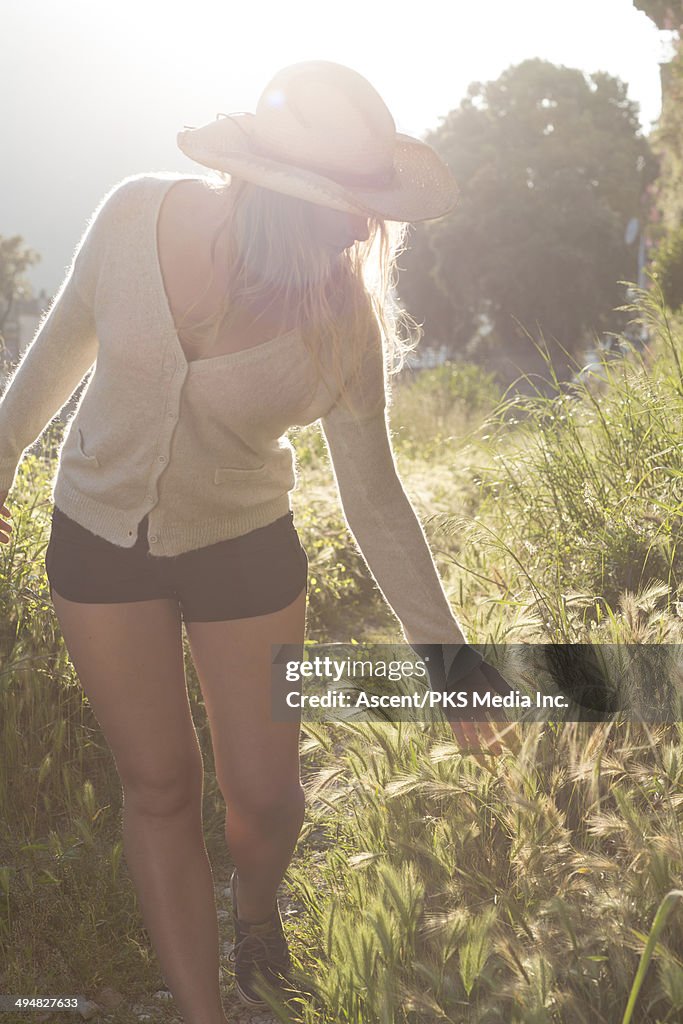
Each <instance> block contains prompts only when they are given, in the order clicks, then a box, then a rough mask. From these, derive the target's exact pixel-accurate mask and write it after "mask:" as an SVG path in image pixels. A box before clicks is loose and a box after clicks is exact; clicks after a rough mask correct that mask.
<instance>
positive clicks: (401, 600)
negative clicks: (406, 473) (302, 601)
mask: <svg viewBox="0 0 683 1024" xmlns="http://www.w3.org/2000/svg"><path fill="white" fill-rule="evenodd" d="M321 424H322V428H323V433H324V435H325V440H326V442H327V447H328V450H329V453H330V459H331V462H332V467H333V470H334V475H335V478H336V482H337V489H338V491H339V498H340V502H341V506H342V509H343V512H344V517H345V519H346V522H347V525H348V527H349V529H350V531H351V533H352V534H353V536H354V537H355V539H356V541H357V542H358V546H359V548H360V550H361V553H362V555H363V558H364V559H365V561H366V562H367V565H368V568H369V570H370V572H371V573H372V576H373V577H374V579H375V581H376V583H377V585H378V586H379V588H380V590H381V592H382V594H383V595H384V597H385V599H386V601H387V602H388V604H389V606H390V607H391V608H392V609H393V611H394V612H395V614H396V617H397V618H398V620H399V622H400V623H401V627H402V629H403V634H404V636H405V638H406V640H407V642H408V643H409V644H411V645H412V644H456V645H461V644H463V643H465V642H466V641H465V636H464V633H463V630H462V627H461V626H460V623H459V622H458V620H457V618H456V617H455V615H454V614H453V612H452V610H451V607H450V604H449V602H448V599H447V597H446V594H445V592H444V589H443V585H442V583H441V579H440V577H439V574H438V572H437V569H436V565H435V563H434V559H433V558H432V554H431V551H430V549H429V545H428V543H427V540H426V537H425V534H424V531H423V529H422V526H421V524H420V521H419V519H418V517H417V514H416V512H415V509H414V508H413V505H412V504H411V502H410V499H409V498H408V495H407V494H406V492H405V489H404V487H403V484H402V482H401V479H400V477H399V475H398V471H397V468H396V463H395V460H394V454H393V451H392V448H391V443H390V440H389V431H388V426H387V421H386V406H384V407H382V408H379V409H378V410H376V411H375V412H374V413H373V414H371V415H366V416H362V418H359V419H358V420H355V419H354V418H353V416H352V415H351V413H350V412H348V411H347V410H346V409H344V408H342V407H341V406H339V405H337V406H335V407H334V408H333V409H332V410H331V411H330V412H329V413H328V414H327V415H326V416H325V417H323V418H322V419H321Z"/></svg>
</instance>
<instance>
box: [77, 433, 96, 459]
mask: <svg viewBox="0 0 683 1024" xmlns="http://www.w3.org/2000/svg"><path fill="white" fill-rule="evenodd" d="M78 450H79V452H80V453H81V455H82V456H83V458H84V459H87V460H88V462H90V463H91V464H92V465H93V466H99V464H100V463H99V459H98V458H97V456H96V455H92V454H91V453H90V452H88V451H86V449H85V446H84V443H83V431H82V430H81V428H80V427H79V428H78Z"/></svg>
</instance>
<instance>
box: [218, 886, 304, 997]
mask: <svg viewBox="0 0 683 1024" xmlns="http://www.w3.org/2000/svg"><path fill="white" fill-rule="evenodd" d="M230 895H231V898H232V919H233V926H234V936H235V944H234V946H233V948H232V950H231V952H230V953H229V954H228V960H229V961H230V963H232V964H233V965H234V972H235V988H236V989H237V995H238V996H239V998H240V999H241V1001H242V1002H243V1003H244V1004H245V1006H252V1007H267V1006H268V1004H267V1003H266V1001H265V1000H264V999H263V997H262V996H260V995H259V993H258V992H257V991H256V988H255V987H254V986H255V984H256V983H257V981H259V982H265V984H266V985H267V986H271V987H272V988H274V989H275V991H276V993H277V994H278V995H279V996H280V998H282V997H285V998H286V997H287V996H291V995H292V994H293V993H294V989H293V986H292V981H291V977H290V974H289V972H290V971H291V967H292V963H291V959H290V956H289V948H288V946H287V939H286V938H285V933H284V929H283V927H282V918H281V917H280V907H279V904H278V903H277V900H276V906H275V910H274V911H273V913H272V914H271V916H270V917H269V918H268V920H266V921H263V922H262V923H259V924H249V923H248V922H246V921H241V920H240V919H239V917H238V916H237V871H236V870H233V873H232V876H231V878H230Z"/></svg>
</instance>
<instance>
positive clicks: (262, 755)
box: [186, 590, 306, 811]
mask: <svg viewBox="0 0 683 1024" xmlns="http://www.w3.org/2000/svg"><path fill="white" fill-rule="evenodd" d="M305 618H306V591H305V590H303V591H302V592H301V593H300V594H299V596H298V597H297V598H296V599H295V600H294V601H293V602H292V603H291V604H289V605H288V606H287V607H286V608H283V609H282V610H280V611H277V612H272V613H271V614H269V615H260V616H255V617H253V618H248V619H231V620H227V621H223V622H189V623H187V624H186V630H187V636H188V640H189V644H190V650H191V652H192V658H193V661H194V665H195V668H196V670H197V676H198V679H199V684H200V687H201V690H202V695H203V698H204V706H205V707H206V712H207V717H208V721H209V727H210V730H211V741H212V745H213V752H214V759H215V763H216V777H217V780H218V784H219V786H220V789H221V792H222V793H223V796H224V798H225V801H226V805H227V807H228V810H229V809H230V806H231V805H232V806H235V807H241V808H243V809H245V810H251V811H254V810H259V809H261V810H267V809H268V808H270V807H272V806H273V804H275V805H277V801H278V795H279V794H283V793H285V792H288V791H289V792H291V791H292V790H293V789H295V788H297V787H298V786H299V785H300V775H299V732H300V715H299V716H297V717H296V719H295V720H293V721H289V722H278V721H273V715H272V710H271V659H272V650H271V648H272V647H273V645H279V644H292V645H296V646H297V648H299V649H301V650H302V651H303V642H304V632H305Z"/></svg>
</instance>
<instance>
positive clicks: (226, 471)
mask: <svg viewBox="0 0 683 1024" xmlns="http://www.w3.org/2000/svg"><path fill="white" fill-rule="evenodd" d="M266 469H267V466H258V468H256V469H235V468H233V467H232V466H230V467H227V466H226V467H225V468H223V467H220V466H219V467H218V468H217V469H215V470H214V474H213V482H214V483H215V484H230V483H232V484H246V485H247V486H249V484H250V483H251V482H252V481H253V480H258V479H259V477H261V476H262V475H263V474H264V473H265V472H266Z"/></svg>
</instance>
